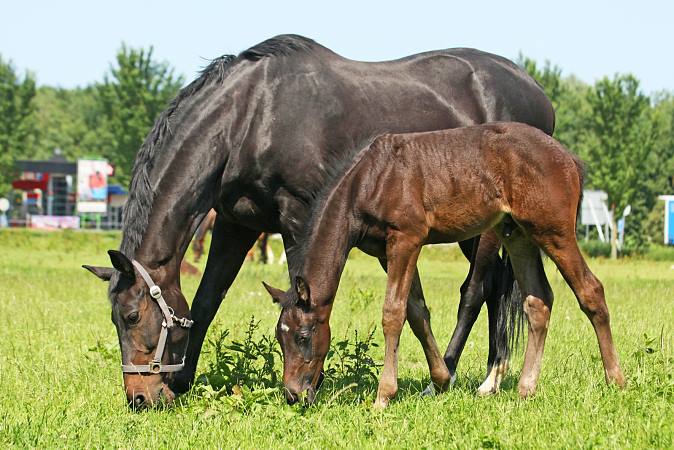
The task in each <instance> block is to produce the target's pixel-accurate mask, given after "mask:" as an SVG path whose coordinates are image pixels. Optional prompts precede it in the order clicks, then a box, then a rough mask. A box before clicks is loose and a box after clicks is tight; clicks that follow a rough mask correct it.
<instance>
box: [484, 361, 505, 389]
mask: <svg viewBox="0 0 674 450" xmlns="http://www.w3.org/2000/svg"><path fill="white" fill-rule="evenodd" d="M506 373H508V361H506V360H504V361H501V362H500V363H498V364H496V365H494V366H493V367H492V368H491V371H490V372H489V375H487V379H486V380H484V382H483V383H482V384H481V385H480V387H479V388H478V389H477V393H478V394H479V395H491V394H494V393H496V392H498V391H499V389H500V388H501V382H502V381H503V378H504V377H505V375H506Z"/></svg>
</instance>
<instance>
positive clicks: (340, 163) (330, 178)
mask: <svg viewBox="0 0 674 450" xmlns="http://www.w3.org/2000/svg"><path fill="white" fill-rule="evenodd" d="M375 139H376V136H373V137H371V138H370V139H368V140H367V141H366V142H367V144H366V145H365V146H364V147H363V148H361V150H360V151H359V152H357V153H356V155H355V156H354V157H353V158H348V157H347V158H342V159H337V160H335V162H334V164H333V165H332V166H330V167H327V168H326V169H325V173H326V178H325V181H324V184H323V188H322V189H320V190H319V191H317V192H316V193H315V194H314V195H313V196H312V197H311V199H312V201H311V203H310V204H309V203H308V204H307V206H309V207H310V208H311V209H310V211H309V216H308V217H309V218H308V220H307V221H306V222H305V223H304V226H303V228H302V232H301V233H300V235H299V236H298V239H296V244H295V246H293V247H292V248H289V249H286V252H287V253H288V272H289V274H290V278H291V281H292V280H294V279H295V277H296V276H298V275H302V269H303V266H304V260H305V259H306V257H307V253H308V252H309V246H310V244H311V235H312V234H313V231H314V228H316V226H317V225H318V221H319V219H320V218H321V217H322V216H323V214H324V212H325V207H326V205H327V203H328V200H329V199H330V196H331V195H332V194H333V193H334V192H335V191H336V190H337V189H339V188H340V186H341V185H342V182H343V181H344V180H345V179H346V177H347V176H348V175H349V174H350V173H351V172H352V171H353V170H354V169H355V168H356V166H358V164H359V163H360V162H361V161H362V160H363V158H364V157H365V156H366V155H368V154H370V152H369V150H370V148H371V146H372V143H373V142H374V140H375ZM290 291H291V292H295V290H294V289H291V290H290ZM294 297H295V296H294V295H293V296H292V297H291V304H292V303H294V302H295V301H296V300H297V299H296V298H294Z"/></svg>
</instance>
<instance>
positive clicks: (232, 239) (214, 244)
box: [172, 216, 260, 393]
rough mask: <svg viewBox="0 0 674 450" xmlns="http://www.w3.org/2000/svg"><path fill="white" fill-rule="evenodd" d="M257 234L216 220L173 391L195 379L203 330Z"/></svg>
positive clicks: (183, 389) (202, 340)
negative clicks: (182, 365)
mask: <svg viewBox="0 0 674 450" xmlns="http://www.w3.org/2000/svg"><path fill="white" fill-rule="evenodd" d="M259 235H260V232H258V231H254V230H250V229H248V228H244V227H241V226H239V225H235V224H231V223H227V222H225V221H224V220H222V219H221V218H220V216H218V217H217V218H216V219H215V226H214V228H213V238H212V240H211V247H210V250H209V252H208V261H207V262H206V269H205V270H204V275H203V277H202V278H201V283H200V284H199V288H198V289H197V293H196V295H195V297H194V301H193V302H192V309H191V313H192V320H194V325H193V326H192V328H191V329H190V340H189V345H188V346H187V353H186V356H185V368H184V369H183V370H181V371H180V372H178V373H177V374H176V376H175V378H174V380H173V386H172V390H173V391H174V392H176V393H182V392H186V391H187V390H188V389H189V388H190V386H191V385H192V383H193V382H194V375H195V373H196V369H197V363H198V362H199V354H200V353H201V346H202V345H203V343H204V338H205V337H206V331H207V330H208V327H209V326H210V324H211V321H212V320H213V317H215V313H216V312H217V311H218V308H219V307H220V303H222V300H223V298H224V297H225V294H226V293H227V290H228V289H229V287H230V286H231V285H232V283H233V282H234V279H235V278H236V275H237V274H238V273H239V269H240V268H241V265H242V264H243V261H244V259H245V258H246V253H247V252H248V250H249V249H250V248H251V247H252V246H253V244H254V243H255V241H256V240H257V238H258V236H259Z"/></svg>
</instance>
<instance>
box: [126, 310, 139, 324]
mask: <svg viewBox="0 0 674 450" xmlns="http://www.w3.org/2000/svg"><path fill="white" fill-rule="evenodd" d="M139 319H140V315H138V311H134V312H132V313H131V314H129V315H128V316H126V321H127V322H129V323H130V324H131V325H134V324H136V323H138V320H139Z"/></svg>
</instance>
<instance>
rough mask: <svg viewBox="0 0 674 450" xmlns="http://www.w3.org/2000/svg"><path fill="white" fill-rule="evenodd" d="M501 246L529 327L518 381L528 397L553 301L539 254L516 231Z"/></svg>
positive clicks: (534, 379)
mask: <svg viewBox="0 0 674 450" xmlns="http://www.w3.org/2000/svg"><path fill="white" fill-rule="evenodd" d="M504 245H505V246H506V249H507V251H508V254H509V256H510V261H511V263H512V266H513V271H514V273H515V278H516V279H517V283H518V284H519V287H520V290H521V292H522V297H523V298H524V313H525V314H526V316H527V322H528V327H529V337H528V340H527V347H526V351H525V354H524V366H523V367H522V374H521V375H520V381H519V393H520V395H521V396H522V397H528V396H530V395H532V394H534V392H535V391H536V383H537V382H538V376H539V375H540V372H541V360H542V359H543V348H544V347H545V338H546V336H547V334H548V326H549V324H550V312H551V311H552V302H553V299H554V297H553V294H552V290H551V289H550V284H549V283H548V279H547V278H546V276H545V270H544V268H543V261H542V260H541V254H540V251H539V250H538V248H537V247H536V246H535V245H534V244H533V242H531V241H530V240H529V239H527V238H526V237H524V236H523V235H522V233H521V231H520V230H518V232H517V233H515V234H513V236H512V237H511V238H506V239H505V240H504Z"/></svg>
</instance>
